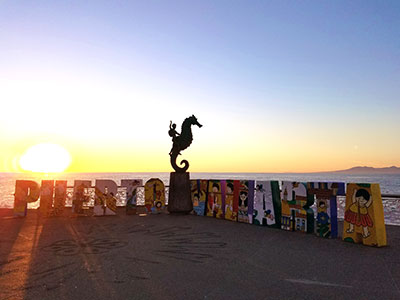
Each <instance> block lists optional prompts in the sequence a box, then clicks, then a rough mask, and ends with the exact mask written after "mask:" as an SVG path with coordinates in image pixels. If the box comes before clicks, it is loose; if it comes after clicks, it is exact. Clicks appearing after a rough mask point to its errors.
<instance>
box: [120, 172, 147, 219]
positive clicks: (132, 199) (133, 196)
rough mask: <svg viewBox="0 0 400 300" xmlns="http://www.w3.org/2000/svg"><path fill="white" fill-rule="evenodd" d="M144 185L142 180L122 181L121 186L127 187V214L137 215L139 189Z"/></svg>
mask: <svg viewBox="0 0 400 300" xmlns="http://www.w3.org/2000/svg"><path fill="white" fill-rule="evenodd" d="M142 185H143V180H142V179H122V180H121V186H124V187H126V206H125V210H126V214H127V215H135V214H136V212H137V189H138V188H139V187H140V186H142Z"/></svg>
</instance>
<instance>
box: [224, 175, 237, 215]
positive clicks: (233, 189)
mask: <svg viewBox="0 0 400 300" xmlns="http://www.w3.org/2000/svg"><path fill="white" fill-rule="evenodd" d="M239 189H240V181H239V180H226V181H225V220H229V221H237V217H238V212H239Z"/></svg>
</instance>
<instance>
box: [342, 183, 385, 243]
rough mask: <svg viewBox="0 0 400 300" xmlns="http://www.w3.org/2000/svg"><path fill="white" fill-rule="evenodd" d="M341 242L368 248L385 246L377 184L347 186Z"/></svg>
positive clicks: (383, 223) (381, 209) (381, 206)
mask: <svg viewBox="0 0 400 300" xmlns="http://www.w3.org/2000/svg"><path fill="white" fill-rule="evenodd" d="M343 240H344V241H346V242H353V243H360V244H361V243H362V244H364V245H368V246H377V247H381V246H386V245H387V241H386V228H385V220H384V215H383V204H382V198H381V189H380V187H379V184H376V183H375V184H374V183H371V184H369V183H364V184H362V183H348V184H347V193H346V207H345V214H344V223H343Z"/></svg>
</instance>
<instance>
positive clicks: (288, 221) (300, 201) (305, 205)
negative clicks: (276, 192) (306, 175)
mask: <svg viewBox="0 0 400 300" xmlns="http://www.w3.org/2000/svg"><path fill="white" fill-rule="evenodd" d="M281 199H282V217H281V228H282V229H283V230H289V231H300V232H307V233H312V232H314V211H313V210H312V209H311V208H310V206H312V205H313V203H314V199H313V197H307V184H306V183H303V182H291V181H283V182H282V191H281Z"/></svg>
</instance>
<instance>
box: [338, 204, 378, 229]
mask: <svg viewBox="0 0 400 300" xmlns="http://www.w3.org/2000/svg"><path fill="white" fill-rule="evenodd" d="M344 219H345V220H346V221H347V222H349V223H350V224H353V225H356V226H362V227H372V226H373V222H372V219H371V217H370V216H369V214H368V210H367V208H366V207H360V206H358V205H357V203H353V204H352V205H350V207H349V209H348V210H346V212H345V213H344Z"/></svg>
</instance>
